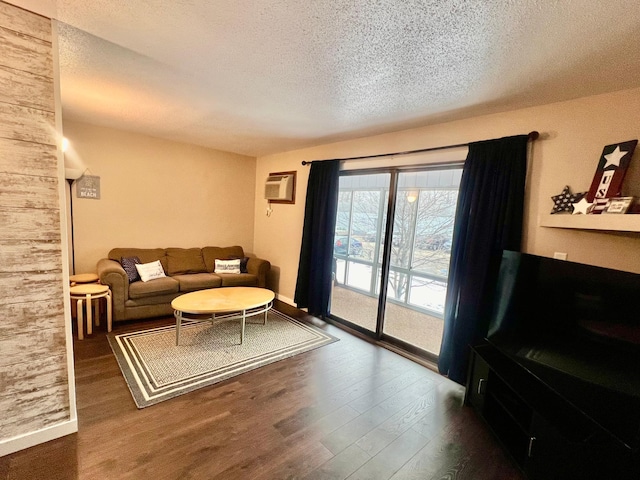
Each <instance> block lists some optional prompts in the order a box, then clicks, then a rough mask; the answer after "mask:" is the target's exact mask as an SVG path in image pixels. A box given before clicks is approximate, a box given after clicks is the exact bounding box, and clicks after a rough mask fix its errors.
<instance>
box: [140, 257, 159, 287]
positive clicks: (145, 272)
mask: <svg viewBox="0 0 640 480" xmlns="http://www.w3.org/2000/svg"><path fill="white" fill-rule="evenodd" d="M136 270H138V275H140V280H142V281H143V282H148V281H149V280H153V279H154V278H162V277H166V275H165V274H164V270H163V269H162V264H161V263H160V260H156V261H155V262H151V263H142V264H140V263H138V264H136Z"/></svg>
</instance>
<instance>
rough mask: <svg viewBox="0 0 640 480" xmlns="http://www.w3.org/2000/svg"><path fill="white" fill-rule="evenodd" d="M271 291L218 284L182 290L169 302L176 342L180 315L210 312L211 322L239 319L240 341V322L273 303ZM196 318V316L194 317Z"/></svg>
mask: <svg viewBox="0 0 640 480" xmlns="http://www.w3.org/2000/svg"><path fill="white" fill-rule="evenodd" d="M274 298H275V295H274V293H273V292H272V291H271V290H267V289H266V288H257V287H221V288H211V289H208V290H199V291H197V292H191V293H185V294H184V295H180V296H179V297H176V298H174V299H173V301H172V302H171V308H173V310H174V312H173V314H174V316H175V317H176V345H180V326H181V324H182V320H183V319H187V320H189V317H185V316H184V315H185V314H187V315H211V317H210V318H208V319H207V321H209V322H211V323H212V324H214V323H217V322H223V321H227V320H241V322H240V343H242V342H243V341H244V326H245V321H246V318H247V317H251V316H253V315H259V314H261V313H263V314H264V324H265V325H266V324H267V312H268V311H269V310H270V309H271V307H272V306H273V299H274ZM196 320H199V318H198V319H196Z"/></svg>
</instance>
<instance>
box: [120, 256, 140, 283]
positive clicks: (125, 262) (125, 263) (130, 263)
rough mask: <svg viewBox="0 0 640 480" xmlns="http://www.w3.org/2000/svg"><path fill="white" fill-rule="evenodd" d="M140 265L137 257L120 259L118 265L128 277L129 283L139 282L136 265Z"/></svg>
mask: <svg viewBox="0 0 640 480" xmlns="http://www.w3.org/2000/svg"><path fill="white" fill-rule="evenodd" d="M139 263H140V259H139V258H138V257H122V258H121V259H120V265H122V268H124V271H125V272H127V277H129V283H133V282H137V281H138V280H140V275H138V270H137V269H136V264H139Z"/></svg>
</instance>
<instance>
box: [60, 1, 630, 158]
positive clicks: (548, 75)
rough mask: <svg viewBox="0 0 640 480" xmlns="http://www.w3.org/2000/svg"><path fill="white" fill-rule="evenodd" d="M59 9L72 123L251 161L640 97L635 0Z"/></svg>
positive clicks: (66, 104) (69, 5)
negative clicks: (603, 99) (430, 127)
mask: <svg viewBox="0 0 640 480" xmlns="http://www.w3.org/2000/svg"><path fill="white" fill-rule="evenodd" d="M50 1H53V2H54V3H55V7H56V9H57V13H56V18H57V19H59V20H60V21H61V22H63V23H61V24H60V28H59V33H60V37H59V42H60V62H61V65H60V67H61V93H62V105H63V116H64V118H65V119H71V120H80V121H86V122H90V123H94V124H98V125H104V126H110V127H115V128H119V129H124V130H130V131H135V132H140V133H144V134H148V135H152V136H157V137H163V138H169V139H174V140H179V141H184V142H189V143H194V144H198V145H204V146H208V147H213V148H217V149H220V150H227V151H232V152H238V153H243V154H248V155H254V156H257V155H264V154H268V153H273V152H279V151H285V150H292V149H295V148H300V147H305V146H310V145H316V144H321V143H327V142H331V141H337V140H343V139H348V138H355V137H360V136H364V135H371V134H377V133H382V132H388V131H393V130H399V129H404V128H409V127H415V126H420V125H427V124H429V123H436V122H441V121H445V120H453V119H457V118H464V117H469V116H474V115H479V114H484V113H490V112H498V111H504V110H512V109H516V108H522V107H526V106H531V105H538V104H545V103H550V102H554V101H560V100H565V99H570V98H577V97H581V96H585V95H591V94H596V93H604V92H608V91H614V90H620V89H625V88H631V87H637V86H640V30H639V26H640V8H639V7H638V3H637V0H633V1H625V0H609V1H602V0H573V1H572V0H564V1H553V0H493V1H491V0H333V1H329V0H164V1H162V0H57V1H56V0H50ZM543 127H544V126H541V127H540V128H543Z"/></svg>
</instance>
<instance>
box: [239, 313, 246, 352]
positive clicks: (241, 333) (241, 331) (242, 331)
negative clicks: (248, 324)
mask: <svg viewBox="0 0 640 480" xmlns="http://www.w3.org/2000/svg"><path fill="white" fill-rule="evenodd" d="M246 318H247V311H246V310H242V326H241V327H240V345H242V342H244V323H245V320H246Z"/></svg>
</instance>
